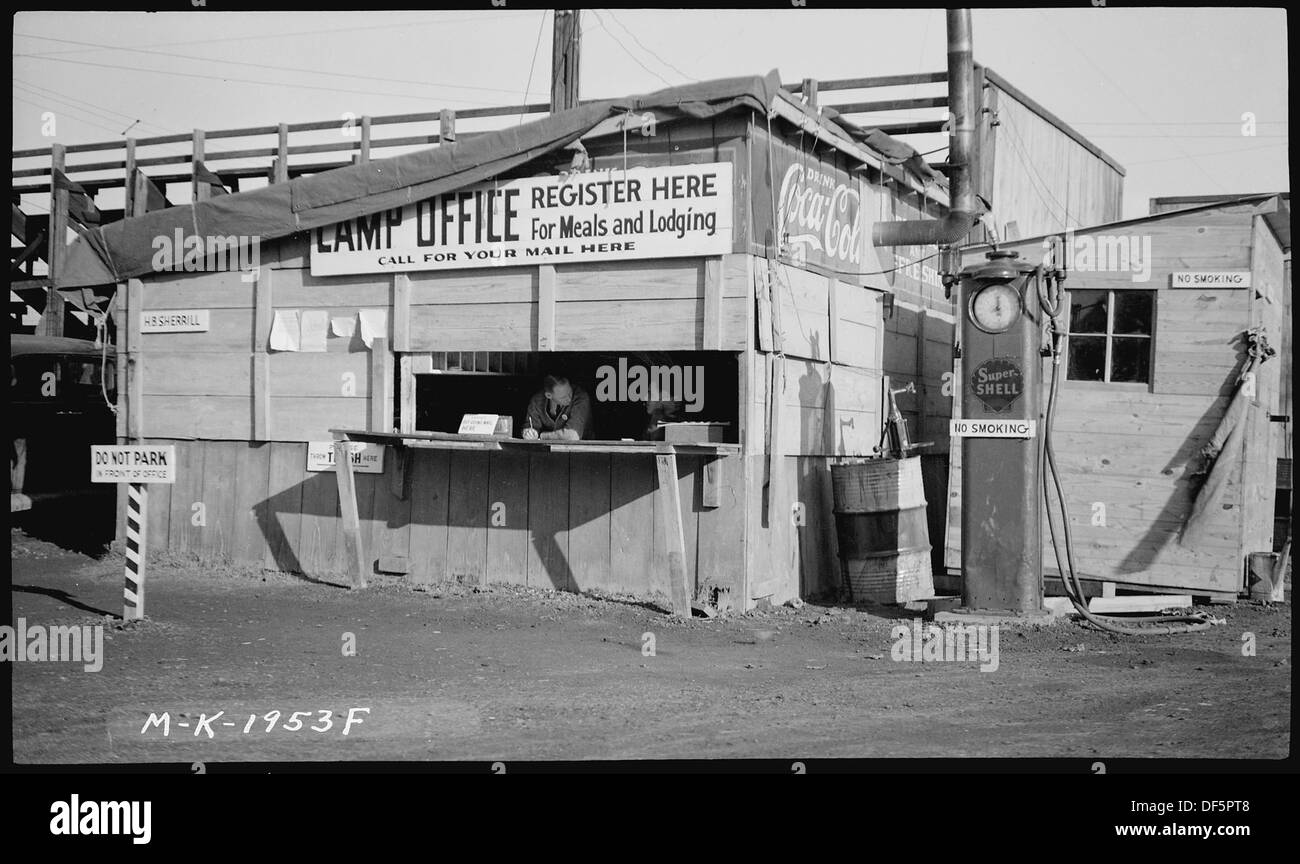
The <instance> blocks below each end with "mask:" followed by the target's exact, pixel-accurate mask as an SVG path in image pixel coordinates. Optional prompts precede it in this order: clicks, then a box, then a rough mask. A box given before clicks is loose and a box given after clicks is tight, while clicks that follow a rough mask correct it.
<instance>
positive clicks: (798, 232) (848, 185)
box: [777, 162, 863, 270]
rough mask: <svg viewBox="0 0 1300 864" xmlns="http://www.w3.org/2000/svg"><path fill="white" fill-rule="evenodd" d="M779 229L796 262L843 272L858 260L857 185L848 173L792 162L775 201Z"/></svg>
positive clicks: (859, 215) (859, 204)
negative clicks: (823, 265)
mask: <svg viewBox="0 0 1300 864" xmlns="http://www.w3.org/2000/svg"><path fill="white" fill-rule="evenodd" d="M777 225H778V226H779V230H780V232H781V234H782V235H783V236H782V238H781V240H782V241H783V245H784V246H785V249H786V251H787V252H788V253H789V255H790V256H791V257H792V258H793V259H795V260H796V261H809V260H812V261H815V262H817V263H825V264H828V265H830V266H834V267H843V268H844V269H846V270H855V269H857V268H858V266H859V265H860V263H861V261H862V240H863V235H862V196H861V193H860V192H859V190H858V183H857V181H856V180H855V179H853V178H852V177H850V176H848V175H846V174H841V173H840V172H830V171H824V170H822V169H821V167H820V166H819V165H817V164H809V165H803V164H801V163H798V162H795V163H793V164H791V165H790V166H789V167H788V168H787V169H786V170H785V175H784V178H783V179H782V181H781V188H780V193H779V197H778V198H777ZM810 253H819V254H810ZM819 259H820V260H819Z"/></svg>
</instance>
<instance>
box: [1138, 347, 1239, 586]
mask: <svg viewBox="0 0 1300 864" xmlns="http://www.w3.org/2000/svg"><path fill="white" fill-rule="evenodd" d="M1230 341H1233V342H1237V343H1238V347H1237V365H1236V366H1235V367H1234V368H1233V370H1232V372H1230V373H1229V374H1228V376H1227V378H1225V379H1224V383H1223V385H1222V386H1221V387H1220V389H1219V393H1221V394H1228V395H1224V396H1223V397H1222V398H1223V402H1222V404H1217V403H1216V404H1212V406H1211V407H1210V408H1209V409H1207V410H1206V412H1205V413H1204V414H1202V415H1201V417H1200V419H1199V420H1198V421H1197V422H1196V424H1195V426H1194V427H1193V430H1192V432H1191V433H1190V434H1189V435H1188V436H1187V437H1186V438H1184V439H1183V440H1182V442H1181V443H1180V444H1179V445H1178V447H1177V448H1175V450H1174V452H1173V453H1172V455H1171V456H1170V458H1169V460H1168V461H1167V462H1166V463H1165V464H1164V465H1163V466H1162V467H1161V469H1160V473H1161V474H1162V475H1164V476H1171V475H1173V474H1174V473H1175V472H1177V471H1180V470H1181V472H1182V473H1181V474H1179V476H1178V479H1177V480H1176V481H1175V484H1174V491H1173V494H1171V495H1170V496H1169V498H1168V499H1166V501H1165V503H1164V506H1162V507H1161V508H1160V513H1159V514H1158V515H1157V516H1156V517H1155V519H1153V520H1152V521H1151V525H1150V527H1149V528H1148V529H1147V531H1146V533H1145V534H1144V535H1143V537H1142V539H1141V540H1139V541H1138V542H1137V543H1136V544H1135V545H1134V547H1133V548H1132V549H1130V550H1129V551H1128V553H1127V554H1126V555H1125V556H1124V559H1123V560H1122V561H1121V562H1120V563H1119V566H1118V567H1117V568H1116V569H1117V570H1118V571H1119V572H1120V573H1141V572H1143V571H1145V570H1148V569H1150V568H1151V566H1152V565H1153V564H1155V562H1156V561H1157V559H1159V558H1160V556H1161V554H1163V552H1164V550H1165V548H1166V547H1167V546H1168V545H1169V544H1170V541H1172V540H1173V539H1174V538H1175V537H1177V536H1178V533H1179V532H1180V531H1181V530H1182V527H1183V526H1184V525H1185V524H1186V522H1187V517H1188V515H1189V514H1190V513H1191V509H1192V504H1193V502H1194V501H1195V500H1196V496H1197V494H1198V493H1199V492H1200V488H1201V486H1202V484H1203V483H1204V482H1205V478H1206V475H1204V474H1199V473H1197V472H1198V471H1199V470H1200V469H1201V464H1200V463H1201V459H1200V457H1199V455H1198V454H1199V453H1200V450H1201V447H1202V446H1204V445H1205V443H1206V442H1207V441H1208V440H1209V439H1210V436H1211V435H1213V434H1214V431H1215V429H1216V428H1217V427H1218V420H1219V419H1220V418H1221V417H1222V416H1223V414H1224V412H1225V411H1226V409H1227V406H1228V404H1229V403H1230V402H1231V398H1232V397H1231V393H1232V392H1233V385H1234V383H1235V382H1236V380H1237V377H1238V376H1239V375H1240V374H1241V373H1242V371H1243V370H1244V369H1245V367H1246V363H1248V362H1249V360H1250V358H1249V355H1248V352H1247V346H1246V340H1245V338H1244V337H1243V335H1242V334H1238V335H1237V336H1234V337H1233V339H1232V340H1230ZM1117 419H1118V418H1117ZM1221 503H1225V502H1221ZM1175 525H1176V526H1178V528H1177V529H1176V530H1172V531H1171V530H1170V529H1171V527H1172V526H1175ZM1179 548H1181V547H1179ZM1185 552H1186V553H1188V554H1195V550H1185Z"/></svg>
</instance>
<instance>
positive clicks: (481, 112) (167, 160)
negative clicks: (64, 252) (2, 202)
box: [12, 104, 550, 211]
mask: <svg viewBox="0 0 1300 864" xmlns="http://www.w3.org/2000/svg"><path fill="white" fill-rule="evenodd" d="M549 110H550V106H549V105H546V104H533V105H508V106H503V107H497V108H472V109H469V110H465V111H449V110H444V111H434V112H425V113H417V114H389V115H385V116H380V117H369V116H363V117H358V118H355V121H354V122H353V121H347V120H344V121H340V120H324V121H317V122H311V123H280V124H278V125H276V126H253V127H248V128H244V129H222V130H217V131H205V130H202V129H196V130H194V132H193V133H191V134H189V135H160V136H157V137H153V138H127V139H125V140H122V141H106V142H98V143H94V144H70V145H67V146H65V147H63V148H62V151H63V153H64V154H67V155H71V154H78V153H95V154H108V155H109V159H108V161H94V162H69V163H67V164H65V165H64V166H62V168H61V170H62V171H63V172H64V173H65V174H67V175H68V176H69V177H71V178H72V179H74V180H76V181H77V182H78V183H80V184H81V185H82V186H83V187H85V188H86V189H87V191H93V190H98V189H105V188H114V187H125V185H126V178H127V177H128V176H130V174H131V172H132V171H133V170H134V169H136V168H146V167H156V166H166V165H186V166H187V170H184V171H182V172H179V173H173V174H158V175H150V179H151V180H154V181H155V182H160V183H176V182H183V181H187V180H188V181H190V182H192V183H194V182H195V181H194V171H193V165H194V163H195V162H196V161H201V162H203V163H204V164H205V165H208V166H214V164H215V163H220V162H230V161H234V160H245V161H247V160H267V162H266V164H264V165H259V166H254V167H248V166H244V167H239V168H221V167H220V166H219V165H217V166H215V167H212V168H211V170H213V171H216V172H217V173H219V174H220V175H221V176H222V179H230V180H232V181H238V180H240V179H243V178H248V177H265V178H266V179H267V180H269V181H270V182H283V181H285V180H287V179H289V178H290V177H293V176H298V175H300V174H309V173H315V172H317V171H325V170H329V169H332V168H338V167H340V166H342V165H349V164H354V163H356V162H368V161H369V160H370V159H371V157H372V154H373V153H375V151H377V150H383V149H385V148H393V147H410V146H424V145H428V144H437V143H439V142H441V141H454V140H456V139H457V133H456V122H457V120H458V119H461V120H467V119H471V118H484V117H515V116H519V115H522V114H537V113H546V112H548V111H549ZM425 123H427V124H432V125H433V127H434V128H435V129H436V131H433V129H431V130H430V131H429V133H427V134H419V135H405V136H399V137H392V138H374V137H372V130H373V129H374V127H376V126H386V125H398V124H425ZM353 128H355V130H356V132H355V133H354V132H352V131H351V130H352V129H353ZM327 130H337V131H339V132H341V133H343V134H341V135H340V136H339V137H340V139H341V140H339V141H334V142H325V143H313V144H293V143H291V136H293V135H294V134H295V133H309V132H322V131H327ZM476 134H483V133H482V132H467V133H462V134H461V135H460V137H461V138H468V137H471V136H473V135H476ZM270 136H274V141H273V143H272V142H268V143H267V145H264V146H257V147H250V148H244V149H238V150H219V151H209V150H208V148H207V144H208V142H210V141H214V140H218V139H226V138H259V137H270ZM184 143H189V144H190V152H188V153H185V152H182V153H170V154H167V155H158V156H144V155H142V154H141V153H140V151H141V150H142V149H145V148H156V147H163V146H169V145H176V144H184ZM56 149H57V148H54V147H43V148H36V149H30V150H15V151H13V154H12V155H13V160H14V169H13V172H12V173H13V177H14V179H15V180H21V179H25V178H40V179H39V181H38V182H35V183H27V184H22V183H15V184H14V187H13V191H14V192H15V193H19V194H34V193H39V192H46V191H48V190H49V188H50V180H49V178H50V176H51V171H52V168H53V160H52V157H53V154H54V151H55V150H56ZM318 153H348V154H350V157H351V158H349V160H348V161H345V162H339V163H320V162H313V163H300V164H296V165H295V164H291V162H290V158H289V157H291V156H300V155H306V154H318ZM29 159H41V160H43V162H44V164H42V165H37V166H33V167H19V165H18V162H19V160H29ZM187 163H188V164H187ZM103 171H114V172H117V171H120V172H121V173H120V174H115V175H114V176H113V177H109V178H85V177H81V176H79V175H83V174H89V173H92V172H103ZM195 185H196V187H197V186H200V185H202V184H197V183H195ZM128 194H129V193H128ZM126 209H127V210H128V211H129V210H130V207H129V206H128V207H127V208H126Z"/></svg>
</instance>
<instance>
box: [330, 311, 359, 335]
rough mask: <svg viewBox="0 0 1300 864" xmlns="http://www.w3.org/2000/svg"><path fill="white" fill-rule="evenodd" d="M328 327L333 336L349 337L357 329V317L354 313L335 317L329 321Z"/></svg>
mask: <svg viewBox="0 0 1300 864" xmlns="http://www.w3.org/2000/svg"><path fill="white" fill-rule="evenodd" d="M330 327H331V328H332V329H333V331H334V335H335V336H339V337H341V338H343V339H351V338H352V334H353V333H355V332H356V331H357V319H356V316H355V315H349V316H348V317H347V318H335V319H333V320H332V321H330Z"/></svg>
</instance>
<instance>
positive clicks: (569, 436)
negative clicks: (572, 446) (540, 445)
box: [537, 429, 581, 441]
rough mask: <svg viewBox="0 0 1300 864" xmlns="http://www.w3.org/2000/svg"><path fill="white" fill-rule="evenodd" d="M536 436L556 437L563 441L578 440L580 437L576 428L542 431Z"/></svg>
mask: <svg viewBox="0 0 1300 864" xmlns="http://www.w3.org/2000/svg"><path fill="white" fill-rule="evenodd" d="M537 437H539V438H552V439H555V438H558V439H560V440H563V441H578V440H580V438H581V436H580V435H578V430H576V429H557V430H555V431H554V432H543V433H542V434H541V435H539V436H537Z"/></svg>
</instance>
